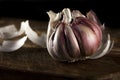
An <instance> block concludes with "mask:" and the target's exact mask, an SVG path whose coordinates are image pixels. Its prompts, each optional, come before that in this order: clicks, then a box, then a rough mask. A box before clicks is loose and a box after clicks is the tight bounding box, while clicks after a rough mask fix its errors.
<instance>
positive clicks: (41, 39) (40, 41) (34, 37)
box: [22, 20, 46, 47]
mask: <svg viewBox="0 0 120 80" xmlns="http://www.w3.org/2000/svg"><path fill="white" fill-rule="evenodd" d="M22 26H23V27H24V29H25V34H26V35H27V37H28V39H29V40H30V41H32V42H33V43H34V44H36V45H39V46H41V47H46V34H45V33H43V34H41V35H40V36H38V34H37V33H36V32H35V31H34V30H32V28H31V27H30V25H29V21H28V20H27V21H25V22H22Z"/></svg>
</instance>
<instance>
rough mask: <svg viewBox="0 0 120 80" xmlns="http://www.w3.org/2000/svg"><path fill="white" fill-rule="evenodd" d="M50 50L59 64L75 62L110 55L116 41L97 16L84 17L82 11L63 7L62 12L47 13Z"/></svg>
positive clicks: (90, 12) (88, 15) (92, 14)
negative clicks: (106, 31) (111, 38)
mask: <svg viewBox="0 0 120 80" xmlns="http://www.w3.org/2000/svg"><path fill="white" fill-rule="evenodd" d="M47 14H48V15H49V18H50V20H49V24H48V29H47V40H46V43H47V49H48V52H49V54H50V55H51V57H52V58H53V59H55V60H57V61H68V62H74V61H78V60H85V59H97V58H100V57H102V56H104V55H105V54H107V53H108V52H109V51H110V50H111V48H112V47H113V43H114V41H111V40H110V34H109V33H105V27H104V25H102V24H101V23H100V21H99V20H98V18H97V16H96V14H95V13H94V12H93V11H89V12H88V13H87V15H86V16H85V15H83V14H82V13H81V12H80V11H79V10H73V11H71V10H70V9H69V8H64V9H63V10H62V11H61V12H59V13H54V12H53V11H51V10H50V11H48V12H47Z"/></svg>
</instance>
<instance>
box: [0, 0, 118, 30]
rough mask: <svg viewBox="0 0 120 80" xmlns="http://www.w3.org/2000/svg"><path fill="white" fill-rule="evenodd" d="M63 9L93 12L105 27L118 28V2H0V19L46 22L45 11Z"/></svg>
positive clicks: (111, 0) (39, 0)
mask: <svg viewBox="0 0 120 80" xmlns="http://www.w3.org/2000/svg"><path fill="white" fill-rule="evenodd" d="M63 8H70V9H71V10H73V9H77V10H80V11H81V12H82V13H83V14H86V13H87V12H88V11H89V10H93V11H94V12H95V13H96V14H97V16H98V18H99V19H100V21H101V22H102V23H105V25H106V26H108V27H111V28H118V27H119V26H120V24H119V18H120V17H119V16H120V15H119V13H120V12H119V11H120V9H119V1H118V0H117V1H115V0H114V1H113V0H0V17H15V18H25V19H33V20H44V21H48V20H49V17H48V15H47V14H46V12H47V11H49V10H53V11H54V12H59V11H61V10H62V9H63Z"/></svg>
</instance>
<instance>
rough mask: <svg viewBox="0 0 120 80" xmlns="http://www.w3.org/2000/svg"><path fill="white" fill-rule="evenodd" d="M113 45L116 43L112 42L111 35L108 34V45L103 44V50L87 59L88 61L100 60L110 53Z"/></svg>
mask: <svg viewBox="0 0 120 80" xmlns="http://www.w3.org/2000/svg"><path fill="white" fill-rule="evenodd" d="M113 43H114V42H111V40H110V35H109V34H108V40H107V41H106V43H105V44H104V43H103V44H102V46H101V48H100V49H99V50H98V51H97V52H96V53H95V54H93V55H91V56H89V57H86V58H87V59H97V58H100V57H102V56H104V55H106V54H107V53H108V52H109V51H110V49H111V47H112V46H113Z"/></svg>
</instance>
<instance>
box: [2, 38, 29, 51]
mask: <svg viewBox="0 0 120 80" xmlns="http://www.w3.org/2000/svg"><path fill="white" fill-rule="evenodd" d="M26 40H27V36H24V37H22V38H20V39H18V40H4V41H3V42H2V44H1V46H0V52H12V51H16V50H18V49H19V48H21V47H22V46H23V45H24V43H25V41H26Z"/></svg>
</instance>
